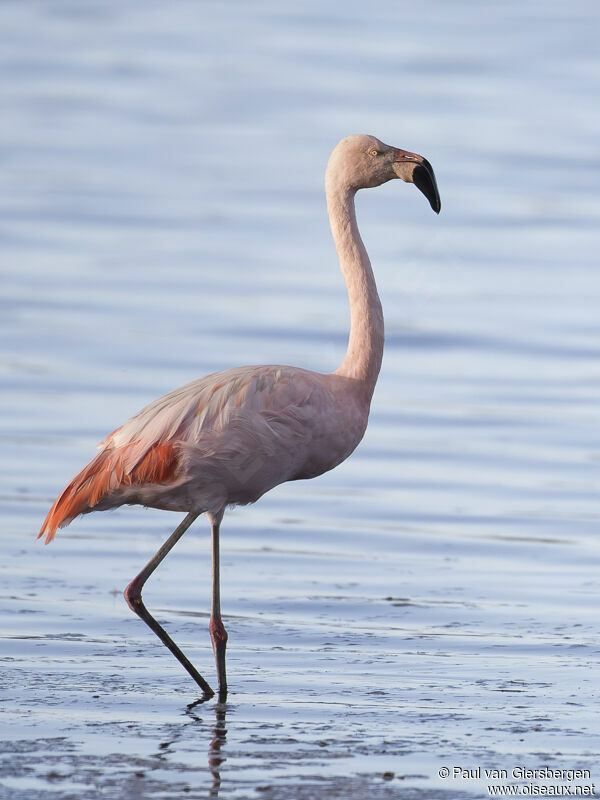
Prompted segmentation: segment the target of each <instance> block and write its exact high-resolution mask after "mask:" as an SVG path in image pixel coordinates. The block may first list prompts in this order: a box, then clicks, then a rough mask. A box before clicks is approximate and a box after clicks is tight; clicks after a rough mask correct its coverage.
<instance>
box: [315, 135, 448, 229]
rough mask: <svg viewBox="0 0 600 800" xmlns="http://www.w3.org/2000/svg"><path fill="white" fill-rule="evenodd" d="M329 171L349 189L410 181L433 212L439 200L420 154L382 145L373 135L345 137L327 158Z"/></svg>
mask: <svg viewBox="0 0 600 800" xmlns="http://www.w3.org/2000/svg"><path fill="white" fill-rule="evenodd" d="M327 171H328V173H329V174H332V173H333V174H336V175H340V174H341V178H342V180H343V181H344V183H346V185H348V186H349V187H350V188H352V189H354V190H357V189H366V188H371V187H373V186H380V185H381V184H382V183H386V182H387V181H390V180H392V179H393V178H400V180H403V181H405V182H406V183H414V184H415V186H416V187H417V189H419V191H421V192H422V193H423V194H424V195H425V197H426V198H427V199H428V200H429V204H430V205H431V207H432V209H433V210H434V211H435V213H436V214H439V213H440V209H441V207H442V203H441V200H440V195H439V192H438V188H437V183H436V180H435V174H434V172H433V167H432V166H431V164H430V163H429V161H427V159H426V158H423V156H420V155H418V153H411V152H410V151H409V150H400V149H399V148H397V147H391V146H390V145H388V144H384V143H383V142H381V141H380V140H379V139H377V138H376V137H375V136H367V135H364V134H362V135H355V136H347V137H346V138H345V139H342V141H341V142H340V143H339V144H338V145H337V147H336V148H335V149H334V151H333V153H332V154H331V157H330V159H329V165H328V168H327Z"/></svg>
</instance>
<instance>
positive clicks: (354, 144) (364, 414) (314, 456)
mask: <svg viewBox="0 0 600 800" xmlns="http://www.w3.org/2000/svg"><path fill="white" fill-rule="evenodd" d="M394 178H400V179H401V180H403V181H405V182H407V183H414V184H415V185H416V186H417V188H418V189H419V190H420V191H421V192H422V193H423V194H424V195H425V197H426V198H427V199H428V200H429V203H430V205H431V207H432V209H433V210H434V211H435V212H436V213H439V211H440V208H441V203H440V197H439V193H438V189H437V184H436V180H435V175H434V172H433V169H432V167H431V165H430V163H429V162H428V161H427V160H426V159H425V158H423V157H422V156H420V155H418V154H416V153H411V152H409V151H406V150H399V149H398V148H396V147H390V146H389V145H386V144H384V143H383V142H381V141H380V140H379V139H377V138H375V137H374V136H367V135H354V136H348V137H346V138H345V139H342V140H341V142H339V144H338V145H337V146H336V147H335V148H334V150H333V152H332V153H331V156H330V158H329V162H328V165H327V170H326V173H325V189H326V196H327V210H328V214H329V221H330V225H331V231H332V234H333V239H334V242H335V247H336V250H337V254H338V258H339V262H340V267H341V270H342V273H343V276H344V279H345V281H346V286H347V289H348V297H349V301H350V336H349V342H348V349H347V352H346V356H345V358H344V360H343V361H342V364H341V365H340V366H339V367H338V369H336V370H335V372H333V373H331V374H321V373H319V372H311V371H309V370H306V369H301V368H299V367H287V366H245V367H235V368H233V369H227V370H224V371H223V372H216V373H213V374H212V375H207V376H206V377H204V378H200V379H199V380H195V381H192V382H191V383H188V384H187V385H186V386H183V387H181V388H180V389H175V391H172V392H170V393H169V394H166V395H164V396H163V397H160V398H158V399H157V400H154V401H153V402H152V403H150V404H149V405H147V406H146V407H145V408H143V409H142V410H141V411H140V412H139V413H138V414H136V415H135V416H134V417H132V418H131V419H130V420H128V421H127V422H125V424H124V425H121V427H120V428H117V429H116V430H115V431H113V432H112V433H111V434H109V435H108V436H107V437H106V438H105V439H104V440H103V441H102V442H101V443H100V445H99V446H98V447H99V452H98V454H97V455H96V456H95V458H93V459H92V460H91V461H90V462H89V464H87V466H85V467H84V468H83V469H82V470H81V472H79V473H78V474H77V475H76V476H75V477H74V478H73V480H72V481H71V482H70V483H69V484H68V486H67V487H66V488H65V489H64V490H63V491H62V493H61V494H60V495H59V496H58V498H57V500H56V501H55V503H54V505H53V506H52V508H51V509H50V511H49V512H48V516H47V517H46V519H45V521H44V524H43V525H42V528H41V530H40V532H39V535H38V538H40V537H41V536H43V535H44V534H46V538H45V542H46V544H48V543H49V542H51V541H52V540H53V539H54V537H55V535H56V532H57V529H58V528H62V527H64V526H65V525H68V524H69V523H70V522H72V521H73V520H74V519H75V518H76V517H78V516H80V515H81V514H88V513H89V512H91V511H105V510H107V509H111V508H117V507H118V506H122V505H136V504H139V505H143V506H149V507H151V508H160V509H167V510H169V511H179V512H186V516H185V518H184V519H183V521H182V522H181V523H180V524H179V525H178V527H177V528H176V529H175V531H174V532H173V533H172V534H171V536H170V537H169V538H168V539H167V540H166V542H165V543H164V544H163V545H162V547H161V548H160V549H159V550H158V551H157V553H156V554H155V555H154V556H153V557H152V558H151V559H150V561H149V562H148V563H147V564H146V566H145V567H144V568H143V569H142V570H141V572H140V573H139V574H138V575H137V576H136V577H135V578H134V579H133V580H132V581H131V583H130V584H129V585H128V586H127V588H126V589H125V591H124V595H125V600H126V601H127V604H128V605H129V607H130V608H131V609H132V611H134V612H135V613H136V614H137V615H138V616H139V617H141V619H142V620H144V622H145V623H146V624H147V625H148V626H149V627H150V628H151V629H152V630H153V631H154V632H155V633H156V635H157V636H158V638H159V639H160V640H161V641H162V642H163V644H165V645H166V647H168V648H169V650H170V651H171V652H172V653H173V655H174V656H175V657H176V658H177V659H178V661H179V662H180V663H181V664H182V666H183V667H184V668H185V669H186V670H187V671H188V673H189V674H190V675H191V677H192V678H193V679H194V680H195V681H196V683H197V684H198V685H199V686H200V688H201V689H202V691H203V699H209V698H211V697H213V696H214V691H213V690H212V689H211V687H210V686H209V684H208V683H207V681H206V680H205V679H204V678H203V677H202V675H200V673H199V672H198V670H197V669H196V668H195V667H194V665H193V664H192V663H191V662H190V661H189V659H188V658H187V657H186V656H185V655H184V654H183V652H182V651H181V650H180V648H179V647H178V646H177V645H176V644H175V642H174V641H173V640H172V639H171V637H170V636H169V635H168V634H167V632H166V631H165V630H164V628H163V627H162V626H161V625H160V624H159V623H158V622H157V621H156V619H155V618H154V617H153V616H152V615H151V614H150V612H149V611H148V610H147V608H146V606H145V605H144V603H143V601H142V589H143V587H144V584H145V583H146V581H147V580H148V578H149V577H150V575H151V574H152V573H153V572H154V570H155V569H156V568H157V567H158V565H159V564H160V563H161V562H162V560H163V559H164V558H165V556H166V555H167V554H168V553H169V551H170V550H171V549H172V548H173V546H174V545H175V544H176V543H177V541H178V540H179V539H180V538H181V537H182V536H183V534H184V533H185V532H186V531H187V530H188V528H189V527H190V525H191V524H192V523H193V522H194V520H195V519H196V518H197V517H198V516H199V515H200V514H202V513H204V514H206V516H207V518H208V522H209V524H210V528H211V541H212V599H211V613H210V623H209V631H210V637H211V640H212V646H213V651H214V656H215V662H216V668H217V679H218V686H219V700H220V701H224V700H225V699H226V697H227V677H226V668H225V649H226V645H227V631H226V630H225V626H224V625H223V621H222V619H221V599H220V579H219V534H220V526H221V520H222V519H223V514H224V511H225V509H226V508H227V507H228V506H235V505H246V504H248V503H253V502H255V501H256V500H258V499H259V497H261V496H262V495H263V494H265V492H268V491H269V490H270V489H272V488H273V487H274V486H277V485H279V484H280V483H284V482H285V481H295V480H300V479H306V478H315V477H316V476H318V475H322V474H323V473H324V472H327V471H328V470H330V469H333V468H334V467H336V466H337V465H338V464H341V463H342V461H344V460H345V459H346V458H348V456H349V455H350V454H351V453H352V452H353V450H354V449H355V448H356V446H357V445H358V443H359V442H360V441H361V439H362V437H363V434H364V432H365V430H366V427H367V422H368V417H369V409H370V404H371V398H372V395H373V390H374V388H375V383H376V381H377V376H378V374H379V369H380V366H381V359H382V355H383V343H384V330H383V313H382V308H381V303H380V300H379V296H378V294H377V286H376V284H375V279H374V276H373V271H372V269H371V264H370V261H369V257H368V255H367V252H366V250H365V247H364V244H363V242H362V239H361V237H360V234H359V231H358V227H357V224H356V214H355V210H354V196H355V194H356V192H357V191H358V190H359V189H364V188H370V187H375V186H379V185H381V184H383V183H386V182H387V181H389V180H391V179H394Z"/></svg>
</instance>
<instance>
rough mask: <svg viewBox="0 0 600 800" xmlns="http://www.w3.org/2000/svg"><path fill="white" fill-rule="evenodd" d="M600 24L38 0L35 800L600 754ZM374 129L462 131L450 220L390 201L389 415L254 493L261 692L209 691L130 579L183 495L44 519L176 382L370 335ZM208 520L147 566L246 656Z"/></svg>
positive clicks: (382, 226)
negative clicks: (354, 203) (300, 477)
mask: <svg viewBox="0 0 600 800" xmlns="http://www.w3.org/2000/svg"><path fill="white" fill-rule="evenodd" d="M599 18H600V11H599V9H598V6H597V4H596V3H593V2H591V0H589V2H586V1H585V0H575V2H571V3H569V4H568V6H565V5H564V4H563V3H560V2H553V1H552V0H549V2H546V3H543V4H542V3H539V4H538V3H517V2H512V0H507V2H505V3H502V4H501V5H499V6H498V7H494V8H492V7H491V6H490V7H486V6H474V5H473V4H472V3H468V2H465V1H463V2H454V3H452V4H446V3H443V2H441V0H438V2H431V3H426V4H418V5H416V6H414V5H412V6H411V5H404V4H392V3H383V4H381V3H380V4H370V5H366V6H365V5H364V4H362V3H355V2H345V3H341V2H332V3H329V4H327V5H326V6H325V7H323V6H322V4H320V3H316V2H308V3H303V4H301V6H300V7H295V6H294V7H292V6H291V5H286V4H283V6H282V4H277V3H274V2H266V1H265V2H262V3H260V2H259V3H252V4H244V3H240V2H237V3H236V2H232V3H227V4H219V3H214V2H206V3H202V4H197V3H191V2H180V1H178V2H175V3H170V4H168V5H165V4H163V3H158V2H145V3H137V2H133V0H131V1H130V2H127V3H116V2H104V3H86V4H83V5H82V4H81V3H76V2H67V1H66V0H65V1H64V2H61V1H60V0H56V2H53V3H50V4H48V3H41V2H34V1H33V0H31V1H30V2H20V3H16V2H5V3H4V4H3V6H2V8H1V9H0V20H1V29H2V31H3V48H2V52H1V55H0V65H1V70H0V74H1V75H2V79H3V89H2V93H1V99H0V107H1V118H2V125H1V127H0V155H1V157H2V170H1V171H0V175H1V177H0V181H1V182H2V190H1V192H0V204H1V208H0V220H1V223H0V247H1V262H0V268H1V269H2V292H1V296H0V304H1V306H0V309H1V314H0V331H1V337H2V356H1V359H0V370H1V381H2V388H3V391H2V396H1V399H0V436H1V441H2V448H1V451H0V454H1V458H0V471H1V479H2V492H1V497H0V506H1V511H2V516H3V534H2V535H3V558H2V564H1V565H0V569H1V571H2V583H1V587H2V588H1V593H0V594H1V597H0V621H1V635H2V646H1V650H0V658H1V661H2V673H1V678H0V680H1V686H2V691H1V695H0V696H1V698H2V705H1V709H2V717H1V719H0V725H1V726H2V737H1V738H2V744H1V748H0V749H1V752H2V759H1V762H0V764H1V766H0V787H1V788H0V796H1V797H3V798H4V797H6V798H11V800H13V799H14V800H20V798H25V797H30V796H31V794H32V792H38V793H42V794H43V796H44V797H51V798H56V799H57V800H66V798H76V797H77V798H79V797H86V798H109V797H110V798H113V797H120V798H129V797H131V798H161V797H165V798H175V797H177V798H179V797H181V798H183V797H188V798H204V797H217V796H218V797H221V798H247V797H262V796H264V797H268V798H290V797H291V798H298V800H303V799H304V798H313V797H315V798H316V797H318V798H321V797H324V796H327V797H336V798H337V797H339V798H349V797H357V798H364V797H369V798H379V797H386V798H388V797H395V796H402V797H403V798H411V797H415V798H417V797H418V798H438V797H439V798H460V797H462V796H467V797H473V796H477V797H485V796H487V788H486V787H487V785H488V784H489V783H490V780H486V779H485V778H477V777H469V776H466V775H465V776H461V775H458V774H457V775H456V776H454V775H452V773H451V777H449V778H447V779H444V778H440V777H439V775H438V770H440V769H441V768H443V767H445V766H448V767H449V768H450V769H451V770H452V768H453V767H454V766H458V767H464V768H471V769H474V768H476V767H478V766H479V767H481V768H482V769H484V768H488V769H507V771H508V772H509V773H510V772H511V770H512V769H513V768H515V767H520V766H522V767H525V768H529V769H536V768H541V767H544V766H550V767H553V768H560V769H575V768H581V769H589V770H590V771H591V778H590V779H581V780H579V779H577V780H576V779H573V780H567V779H566V778H565V779H558V778H556V779H553V780H550V781H549V782H550V783H551V784H553V785H556V786H559V785H568V786H570V787H573V786H575V784H581V785H588V784H591V783H592V782H593V780H594V779H595V780H596V781H597V783H598V784H600V773H598V769H597V766H596V765H597V763H598V752H599V749H600V745H599V742H598V720H597V713H596V710H595V709H596V706H597V700H598V679H597V663H598V654H599V639H598V625H597V614H596V606H597V603H596V598H597V595H598V590H599V588H600V587H599V584H600V579H599V577H598V574H599V573H598V555H599V548H598V543H597V541H598V540H597V530H598V522H599V514H600V501H599V495H598V488H599V485H600V473H599V470H598V462H599V459H600V424H599V423H600V412H599V410H598V408H599V403H598V400H599V398H600V367H599V363H600V362H599V358H598V356H599V355H600V323H599V322H598V312H597V309H598V303H599V300H600V278H599V276H598V275H599V274H598V270H597V263H596V262H597V253H598V250H599V246H600V234H599V233H598V224H597V221H598V214H599V212H600V194H599V192H598V188H597V187H598V179H599V177H600V169H599V166H598V159H597V154H598V144H597V143H598V135H599V133H600V115H599V114H598V111H597V97H598V89H599V82H600V63H599V59H598V53H597V30H598V23H599V21H600V19H599ZM354 132H369V133H374V134H376V135H377V136H379V137H380V138H382V139H383V140H384V141H387V142H389V143H392V144H395V145H397V146H400V147H404V148H407V149H413V150H417V151H418V152H422V153H423V154H425V155H426V156H427V157H428V158H429V159H430V160H431V162H432V163H433V165H434V167H435V170H436V174H437V177H438V183H439V186H440V192H441V196H442V204H443V209H442V214H441V215H440V217H439V218H436V217H435V215H434V214H432V212H431V210H430V209H429V207H428V204H427V202H426V201H425V199H424V198H423V197H422V196H421V195H420V194H418V192H416V191H415V190H414V189H413V188H412V187H408V186H404V185H400V184H398V183H394V184H389V185H386V186H384V187H382V188H381V189H378V190H377V191H371V192H363V193H362V195H360V196H359V199H358V216H359V224H360V227H361V230H362V232H363V236H364V239H365V242H366V244H367V247H368V250H369V252H370V255H371V258H372V261H373V264H374V267H375V270H376V274H377V277H378V281H379V286H380V291H381V296H382V301H383V304H384V309H385V313H386V324H387V345H386V353H385V358H384V364H383V370H382V374H381V378H380V382H379V384H378V387H377V390H376V394H375V398H374V403H373V412H372V417H371V424H370V427H369V430H368V433H367V436H366V438H365V440H364V442H363V444H362V445H361V447H360V448H359V450H358V451H357V452H356V453H355V454H354V455H353V457H352V458H351V459H350V460H349V461H348V462H347V463H345V464H344V465H343V466H342V467H340V468H339V469H337V470H335V471H334V472H332V473H330V474H328V475H326V476H323V477H322V478H319V479H318V480H316V481H312V482H306V483H303V482H300V483H297V484H290V485H285V486H281V487H279V488H277V489H276V490H274V491H273V492H271V493H270V494H269V495H268V496H267V497H265V498H263V500H261V501H260V502H259V503H258V504H257V505H256V506H254V507H251V508H246V509H240V510H235V511H233V512H231V513H230V514H228V515H227V517H226V521H225V523H224V528H223V542H222V549H223V556H222V557H223V575H222V593H223V604H224V612H225V623H226V625H227V628H228V630H229V634H230V649H229V655H228V668H229V678H230V684H231V689H232V691H231V695H230V698H229V702H228V703H227V705H226V707H222V706H218V705H216V704H215V703H214V702H213V703H209V704H206V705H196V706H192V707H188V704H191V703H193V701H195V700H196V699H197V693H196V690H195V686H194V684H193V683H192V682H191V681H190V679H189V678H188V676H187V675H186V674H185V672H183V670H182V669H181V667H180V666H179V665H178V664H177V662H175V660H174V659H173V658H172V657H171V656H170V655H169V654H168V653H167V652H166V651H165V650H164V648H163V647H162V645H161V644H160V643H159V642H158V640H155V639H154V637H153V636H152V634H151V633H150V632H149V631H148V630H147V629H146V627H145V626H144V625H143V624H142V623H141V622H140V621H139V620H138V619H137V618H135V617H134V616H133V615H132V614H131V613H130V612H129V610H128V609H127V608H126V606H125V604H124V602H123V599H122V597H121V591H122V589H123V587H124V586H125V585H126V584H127V582H128V581H129V580H130V579H131V578H132V577H133V575H135V574H136V572H137V571H138V570H139V569H140V567H141V566H142V565H143V563H145V561H146V560H147V558H148V557H149V556H150V555H151V554H152V553H153V552H154V551H155V550H156V549H157V548H158V546H159V545H160V544H161V543H162V541H163V540H164V539H165V538H166V537H167V535H168V534H169V533H170V531H171V530H172V529H173V528H174V527H175V525H176V524H177V522H178V521H179V517H178V516H177V515H174V514H168V513H164V512H158V511H143V510H141V509H137V508H131V509H122V510H119V511H118V512H115V513H111V514H102V515H100V514H99V515H95V516H92V517H87V518H85V519H83V520H79V521H78V522H77V523H75V524H73V525H72V526H71V527H69V528H68V529H66V530H65V531H63V532H62V533H61V534H60V536H59V537H58V539H57V541H56V542H55V543H54V544H53V545H52V546H51V547H48V548H44V547H43V546H41V544H40V543H39V542H36V541H35V539H34V537H35V533H36V532H37V530H38V529H39V526H40V524H41V521H42V519H43V517H44V515H45V514H46V512H47V509H48V507H49V505H50V503H51V502H52V500H53V499H54V497H55V496H56V494H57V493H58V491H59V490H60V489H61V488H62V487H63V485H64V484H65V483H66V481H67V480H68V479H69V478H70V477H71V476H72V475H73V474H74V473H75V472H76V471H77V470H78V469H79V468H80V467H81V466H82V465H83V464H84V463H85V462H86V461H87V460H88V459H89V458H90V456H91V455H92V454H93V452H94V446H95V444H96V443H97V442H98V441H99V440H100V439H102V438H103V437H104V436H105V435H106V433H107V432H109V431H111V430H113V429H114V428H115V427H117V425H119V424H120V423H121V422H122V421H123V420H125V419H126V418H127V417H129V416H130V415H131V414H133V413H135V411H137V410H138V409H139V408H140V407H141V406H142V405H144V404H145V403H146V402H148V401H149V400H150V399H152V398H153V397H155V396H157V395H159V394H162V393H164V392H166V391H168V390H170V389H171V388H174V387H176V386H178V385H180V384H183V383H185V382H187V381H189V380H191V379H193V378H195V377H198V376H200V375H202V374H205V373H208V372H211V371H213V370H216V369H221V368H226V367H230V366H234V365H236V364H243V363H291V364H296V365H298V366H303V367H308V368H314V369H319V370H324V371H325V370H330V369H333V368H335V367H336V366H337V364H338V363H339V362H340V360H341V358H342V356H343V353H344V349H345V341H346V335H347V325H348V310H347V305H346V296H345V290H344V287H343V284H342V280H341V276H340V274H339V270H338V269H337V267H336V264H335V254H334V251H333V246H332V244H331V242H330V239H329V231H328V226H327V219H326V215H325V208H324V198H323V192H322V175H323V170H324V166H325V163H326V160H327V157H328V154H329V151H330V149H331V148H332V146H333V145H334V144H335V142H336V141H337V140H338V139H339V138H341V137H342V136H344V135H346V134H348V133H354ZM200 523H202V524H200ZM207 533H208V531H207V527H206V525H205V524H204V522H203V521H199V522H198V523H197V524H196V526H195V527H194V529H192V531H190V532H189V533H188V534H187V535H186V536H185V537H184V539H183V540H182V541H181V542H180V543H179V544H178V546H177V548H176V549H175V550H174V551H173V553H172V554H171V555H170V556H169V558H168V559H167V561H166V562H165V564H164V565H163V566H162V567H161V568H160V570H159V572H158V573H157V574H156V575H155V576H154V577H153V578H152V580H151V582H150V583H149V584H148V588H147V591H146V595H145V597H146V600H147V602H148V605H149V607H150V608H151V609H152V610H153V611H154V612H155V613H156V614H157V616H158V617H159V619H160V620H162V621H163V622H164V623H165V625H166V626H167V627H168V629H169V631H170V632H172V634H173V636H174V638H175V639H176V640H177V641H178V642H179V643H180V644H181V645H182V647H183V648H184V650H185V651H186V652H187V653H188V655H189V656H190V657H191V659H192V660H193V661H194V663H195V664H196V665H197V666H198V668H199V669H200V671H201V672H203V673H204V674H205V675H206V676H207V678H208V679H209V680H210V681H213V682H214V667H213V663H212V652H211V648H210V640H209V637H208V632H207V624H208V619H207V612H208V608H209V541H208V535H207ZM513 780H516V779H513V778H512V777H510V778H509V779H508V780H504V781H503V780H498V781H491V783H499V784H503V783H504V784H506V783H510V782H511V781H513ZM516 782H517V783H518V784H519V786H521V790H523V787H524V786H526V785H527V784H528V783H529V784H532V783H533V784H535V785H536V786H538V787H539V786H541V785H542V784H544V783H548V781H544V780H542V779H541V778H536V779H534V780H529V781H527V780H525V779H523V780H520V781H516Z"/></svg>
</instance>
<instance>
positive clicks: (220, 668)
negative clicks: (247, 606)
mask: <svg viewBox="0 0 600 800" xmlns="http://www.w3.org/2000/svg"><path fill="white" fill-rule="evenodd" d="M206 516H207V517H208V519H209V521H210V526H211V535H212V606H211V612H210V624H209V626H208V629H209V631H210V638H211V639H212V644H213V650H214V652H215V661H216V663H217V677H218V679H219V700H220V701H221V702H224V701H225V699H226V698H227V674H226V671H225V648H226V646H227V631H226V630H225V626H224V625H223V620H222V619H221V585H220V584H221V581H220V555H219V528H220V525H221V520H222V519H223V512H222V511H221V512H220V513H219V514H210V513H207V515H206Z"/></svg>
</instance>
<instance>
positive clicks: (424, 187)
mask: <svg viewBox="0 0 600 800" xmlns="http://www.w3.org/2000/svg"><path fill="white" fill-rule="evenodd" d="M412 179H413V183H414V184H415V186H416V187H417V189H418V190H419V191H420V192H423V194H424V195H425V197H426V198H427V199H428V200H429V205H430V206H431V207H432V208H433V210H434V211H435V213H436V214H439V213H440V210H441V208H442V201H441V200H440V193H439V192H438V188H437V183H436V181H435V174H434V172H433V167H432V166H431V164H430V163H429V161H427V159H426V158H424V159H423V161H422V163H421V164H417V166H416V167H415V168H414V171H413V174H412Z"/></svg>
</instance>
